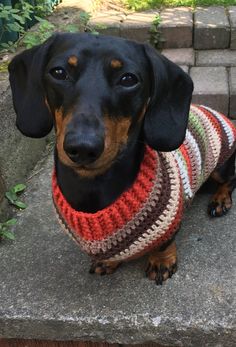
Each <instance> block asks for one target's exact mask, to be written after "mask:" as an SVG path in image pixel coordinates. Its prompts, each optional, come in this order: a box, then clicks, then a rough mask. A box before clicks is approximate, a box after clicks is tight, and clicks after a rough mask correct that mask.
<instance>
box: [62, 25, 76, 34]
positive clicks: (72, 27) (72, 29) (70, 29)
mask: <svg viewBox="0 0 236 347" xmlns="http://www.w3.org/2000/svg"><path fill="white" fill-rule="evenodd" d="M65 31H68V32H70V33H76V32H77V31H78V26H77V25H74V24H68V25H66V26H65Z"/></svg>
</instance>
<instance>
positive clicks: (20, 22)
mask: <svg viewBox="0 0 236 347" xmlns="http://www.w3.org/2000/svg"><path fill="white" fill-rule="evenodd" d="M36 3H37V5H36V6H34V7H33V6H32V5H31V4H29V3H28V2H26V1H25V0H20V3H19V4H18V5H19V6H18V8H12V7H11V6H3V5H2V4H0V19H1V18H2V19H3V22H4V25H3V27H2V31H1V32H0V41H1V38H2V36H3V34H4V33H5V32H12V31H15V32H17V33H19V40H18V41H17V42H15V43H14V42H12V41H9V42H7V43H2V44H0V49H2V50H4V51H11V52H14V51H15V50H16V49H17V47H18V46H19V45H21V44H23V45H24V46H25V47H26V48H32V47H33V46H35V45H38V44H41V43H43V42H44V41H45V40H47V39H48V38H49V37H50V36H51V35H52V34H53V32H55V31H57V30H59V31H65V32H71V33H73V32H78V31H86V32H90V33H92V34H98V32H97V31H96V29H95V28H92V27H90V26H89V25H88V22H89V19H90V18H91V15H90V14H89V13H88V12H85V11H80V12H79V14H78V24H67V25H61V26H59V27H58V26H56V25H54V24H52V23H51V22H49V21H48V20H46V19H44V18H41V17H40V16H38V15H36V14H39V15H42V16H45V15H47V14H48V13H49V12H50V11H51V7H50V6H49V5H47V6H48V7H47V6H46V7H44V4H45V1H44V0H36ZM35 11H36V12H35ZM27 21H35V22H38V25H37V28H36V30H35V31H34V30H30V31H26V29H27Z"/></svg>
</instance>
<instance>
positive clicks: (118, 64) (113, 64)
mask: <svg viewBox="0 0 236 347" xmlns="http://www.w3.org/2000/svg"><path fill="white" fill-rule="evenodd" d="M122 66H123V63H122V61H120V60H118V59H112V61H111V67H113V68H114V69H119V68H121V67H122Z"/></svg>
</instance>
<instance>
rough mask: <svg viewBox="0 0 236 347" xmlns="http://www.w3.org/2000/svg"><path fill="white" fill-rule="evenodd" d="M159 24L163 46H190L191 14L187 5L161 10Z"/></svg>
mask: <svg viewBox="0 0 236 347" xmlns="http://www.w3.org/2000/svg"><path fill="white" fill-rule="evenodd" d="M160 16H161V24H160V26H159V29H160V32H161V38H162V39H164V40H165V41H164V42H163V44H162V47H163V48H189V47H192V41H193V40H192V36H193V14H192V10H191V9H190V8H187V7H177V8H167V9H165V10H163V11H162V12H161V15H160Z"/></svg>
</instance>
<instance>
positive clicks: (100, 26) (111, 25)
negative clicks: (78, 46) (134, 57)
mask: <svg viewBox="0 0 236 347" xmlns="http://www.w3.org/2000/svg"><path fill="white" fill-rule="evenodd" d="M124 18H125V15H124V14H122V13H120V12H117V11H112V10H107V11H102V12H97V13H96V15H95V16H94V17H93V18H92V19H91V20H90V21H89V25H91V26H92V27H94V28H95V30H97V31H98V32H100V33H101V34H104V35H112V36H120V28H121V23H122V21H123V20H124Z"/></svg>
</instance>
